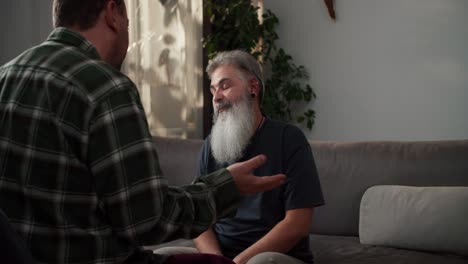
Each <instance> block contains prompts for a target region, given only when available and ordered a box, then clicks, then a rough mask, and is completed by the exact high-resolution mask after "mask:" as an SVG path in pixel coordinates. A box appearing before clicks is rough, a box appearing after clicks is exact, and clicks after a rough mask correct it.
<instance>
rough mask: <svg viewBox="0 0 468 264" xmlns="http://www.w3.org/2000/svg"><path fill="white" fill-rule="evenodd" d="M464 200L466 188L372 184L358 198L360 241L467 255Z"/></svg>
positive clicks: (467, 208)
mask: <svg viewBox="0 0 468 264" xmlns="http://www.w3.org/2000/svg"><path fill="white" fill-rule="evenodd" d="M467 202H468V187H454V186H451V187H440V186H438V187H409V186H395V185H387V186H374V187H371V188H369V189H368V190H367V191H366V192H365V193H364V196H363V197H362V201H361V211H360V219H359V238H360V241H361V243H362V244H366V245H381V246H392V247H399V248H407V249H415V250H425V251H435V252H448V253H454V254H460V255H464V256H468V205H467ZM461 234H465V235H461Z"/></svg>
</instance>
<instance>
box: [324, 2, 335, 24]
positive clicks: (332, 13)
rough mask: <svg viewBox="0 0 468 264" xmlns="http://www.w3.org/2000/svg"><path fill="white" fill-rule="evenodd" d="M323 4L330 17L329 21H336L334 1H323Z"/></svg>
mask: <svg viewBox="0 0 468 264" xmlns="http://www.w3.org/2000/svg"><path fill="white" fill-rule="evenodd" d="M324 2H325V5H326V6H327V9H328V14H329V15H330V17H331V19H333V20H336V14H335V7H334V3H333V2H334V0H324Z"/></svg>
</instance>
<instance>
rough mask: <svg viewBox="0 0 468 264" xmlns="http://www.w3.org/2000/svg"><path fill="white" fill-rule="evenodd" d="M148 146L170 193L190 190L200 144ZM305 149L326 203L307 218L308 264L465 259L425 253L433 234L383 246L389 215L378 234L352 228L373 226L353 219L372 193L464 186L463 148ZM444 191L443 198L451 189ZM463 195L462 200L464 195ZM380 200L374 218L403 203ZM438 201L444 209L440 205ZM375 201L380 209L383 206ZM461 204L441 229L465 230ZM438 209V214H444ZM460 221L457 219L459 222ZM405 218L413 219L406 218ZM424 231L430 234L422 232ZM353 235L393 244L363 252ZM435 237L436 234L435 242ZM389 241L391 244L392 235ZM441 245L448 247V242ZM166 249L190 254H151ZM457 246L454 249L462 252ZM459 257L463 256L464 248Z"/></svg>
mask: <svg viewBox="0 0 468 264" xmlns="http://www.w3.org/2000/svg"><path fill="white" fill-rule="evenodd" d="M154 140H155V144H156V147H157V150H158V154H159V160H160V163H161V168H162V171H163V173H164V175H165V176H166V177H167V178H168V180H169V182H170V183H171V184H172V185H183V184H187V183H190V182H191V180H193V178H194V175H195V169H196V166H197V165H196V163H197V156H198V152H199V150H200V146H201V144H202V141H201V140H181V139H169V138H159V137H155V139H154ZM310 144H311V146H312V150H313V153H314V157H315V160H316V164H317V169H318V172H319V177H320V181H321V185H322V190H323V194H324V197H325V202H326V205H324V206H322V207H319V208H317V209H316V210H315V214H314V219H313V224H312V225H311V232H310V242H311V247H312V251H313V252H314V256H315V263H318V264H321V263H323V264H329V263H349V264H354V263H378V264H381V263H425V264H462V263H465V264H467V263H468V255H467V254H457V252H455V253H454V252H450V250H449V251H448V252H447V250H441V251H438V250H437V247H436V249H435V250H433V247H432V248H431V247H430V246H431V245H427V243H425V242H426V241H429V239H426V236H427V237H428V238H429V237H431V236H430V235H431V234H436V233H437V232H435V231H436V230H424V229H423V232H425V233H423V235H422V236H421V237H416V238H414V235H413V238H414V240H415V241H416V242H414V243H413V244H411V243H409V244H408V245H407V244H403V245H402V246H401V247H400V246H399V244H398V241H397V240H395V238H394V237H393V238H392V237H391V236H390V238H388V237H389V236H385V234H386V233H388V230H387V229H388V228H386V227H387V226H386V222H387V221H386V219H389V223H393V224H394V223H395V221H397V222H398V219H396V218H395V217H393V216H394V215H395V213H391V212H389V216H388V217H387V218H386V219H384V221H383V222H382V223H377V226H379V225H381V230H382V231H381V232H380V231H379V230H375V225H374V227H373V228H374V229H373V230H372V228H370V229H371V230H368V228H367V227H366V226H363V223H360V220H362V218H364V217H365V218H366V219H367V221H373V220H372V219H373V218H372V214H370V215H365V213H366V212H362V211H360V209H361V208H360V207H361V202H362V199H363V195H364V193H365V192H366V190H368V189H369V188H370V187H372V186H377V185H384V186H388V185H404V186H468V140H453V141H433V142H382V141H375V142H310ZM442 188H444V187H442ZM449 188H450V187H449ZM448 190H449V192H451V191H450V190H451V189H448ZM463 192H464V194H466V189H465V190H463ZM381 193H382V192H377V194H374V195H380V194H381ZM426 193H427V192H426ZM419 194H421V192H420V191H417V192H416V196H418V195H419ZM411 195H413V194H410V197H411ZM369 197H370V198H369ZM369 197H368V199H369V200H370V201H373V202H375V201H380V200H378V199H383V198H382V197H380V198H379V197H377V198H375V199H374V198H373V197H371V196H369ZM388 197H391V198H390V200H388V199H387V202H390V203H391V204H387V205H382V207H383V208H378V207H376V208H375V210H376V211H379V210H380V212H379V214H380V215H381V214H382V212H383V213H385V210H386V207H394V206H393V205H394V204H396V203H393V202H392V200H391V199H399V197H407V196H404V195H393V196H392V195H390V196H388ZM439 200H442V201H444V200H445V199H439ZM382 201H385V199H383V200H382ZM458 202H459V201H458ZM436 203H437V202H436ZM455 203H456V202H455ZM456 204H460V203H456ZM461 204H462V205H458V206H461V207H460V208H462V210H461V211H460V210H454V212H455V214H456V216H455V217H456V218H459V219H453V217H451V216H448V217H449V218H448V219H449V221H451V220H454V222H455V223H462V224H463V223H467V222H468V213H467V211H466V210H464V209H463V206H464V205H463V203H461ZM465 204H466V206H464V207H466V208H468V201H466V202H465ZM435 206H437V205H435ZM442 206H445V207H443V208H446V207H447V206H446V205H442ZM443 208H442V211H444V210H445V209H443ZM436 209H437V208H436ZM382 210H383V211H382ZM437 210H438V209H437ZM371 211H372V208H371ZM415 211H418V210H415ZM410 212H411V210H410ZM418 212H419V211H418ZM397 213H398V212H397ZM460 215H461V217H459V216H460ZM423 216H424V215H423ZM465 216H466V218H465ZM360 217H361V219H360ZM410 217H411V218H414V217H413V216H411V215H410ZM450 217H451V218H450ZM463 218H465V219H463ZM374 219H375V218H374ZM395 219H396V220H395ZM426 219H427V220H428V221H425V220H423V221H420V220H417V221H419V222H417V223H418V224H417V225H418V226H423V227H424V225H425V223H429V224H432V223H431V221H429V220H430V219H431V217H427V215H426ZM392 221H393V222H392ZM444 221H445V220H444ZM374 224H375V223H374ZM435 224H437V223H435ZM439 224H440V223H439ZM413 225H414V223H413ZM402 226H404V227H403V228H402V229H401V230H402V231H401V232H400V231H397V232H396V236H399V235H408V234H411V232H412V231H411V230H409V231H406V229H405V228H412V227H406V224H403V225H402ZM428 228H432V227H431V226H430V225H429V226H428ZM457 228H460V230H459V233H458V234H457V235H455V237H454V238H453V239H454V240H455V241H458V240H460V241H461V243H466V241H467V237H468V233H465V232H466V230H467V229H466V224H465V225H464V226H460V227H459V226H451V229H450V230H457ZM413 229H414V226H413ZM437 230H440V228H437ZM360 233H361V234H366V236H367V237H373V238H376V237H377V238H376V239H374V240H373V241H379V240H385V239H390V240H392V239H393V241H397V242H395V243H396V244H397V245H396V246H395V245H394V246H386V245H383V246H382V245H373V244H368V243H367V244H363V243H361V242H362V236H361V238H360V236H359V234H360ZM439 233H440V232H438V233H437V234H438V235H440V234H439ZM393 236H395V233H394V234H393ZM442 237H443V234H442ZM436 239H437V237H436ZM443 239H448V240H451V239H452V237H448V238H443ZM457 239H458V240H457ZM368 240H369V239H368ZM370 241H372V240H370ZM421 241H422V242H421ZM440 242H441V244H444V245H450V243H449V242H447V243H446V242H444V241H440ZM418 243H419V244H421V245H422V246H421V247H417V246H416V248H417V249H418V250H414V249H412V248H411V247H412V246H414V245H415V244H416V245H419V244H418ZM377 244H379V243H377ZM168 245H181V246H190V245H193V244H192V242H191V241H190V240H177V241H172V242H169V243H166V244H163V245H156V246H154V247H152V248H159V247H162V246H168ZM390 245H392V243H390ZM465 245H466V244H463V245H460V246H461V247H462V251H463V250H464V249H463V247H464V246H465ZM425 246H428V247H429V249H430V250H425V249H424V248H425ZM432 246H433V245H432ZM419 248H422V250H419ZM466 249H467V251H468V247H467V248H466Z"/></svg>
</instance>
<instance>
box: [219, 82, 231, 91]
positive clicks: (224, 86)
mask: <svg viewBox="0 0 468 264" xmlns="http://www.w3.org/2000/svg"><path fill="white" fill-rule="evenodd" d="M229 87H230V86H229V85H228V84H227V83H223V85H221V89H223V90H226V89H228V88H229Z"/></svg>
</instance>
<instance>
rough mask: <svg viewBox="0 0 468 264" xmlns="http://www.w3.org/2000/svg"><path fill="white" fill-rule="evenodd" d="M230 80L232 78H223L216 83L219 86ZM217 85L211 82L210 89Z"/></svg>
mask: <svg viewBox="0 0 468 264" xmlns="http://www.w3.org/2000/svg"><path fill="white" fill-rule="evenodd" d="M230 80H231V79H229V78H222V79H221V80H219V81H218V83H216V84H215V85H217V86H219V85H221V84H222V83H224V82H227V81H230ZM215 85H213V84H210V89H212V88H214V87H215Z"/></svg>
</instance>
